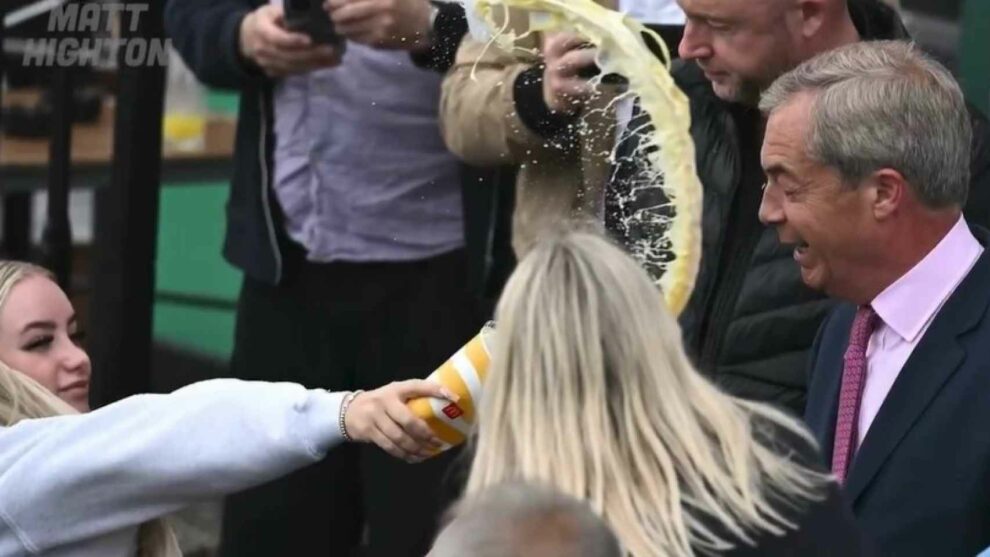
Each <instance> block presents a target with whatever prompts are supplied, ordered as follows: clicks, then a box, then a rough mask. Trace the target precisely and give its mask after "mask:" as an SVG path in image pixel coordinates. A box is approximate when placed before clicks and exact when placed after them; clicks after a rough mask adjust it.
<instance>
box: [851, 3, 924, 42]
mask: <svg viewBox="0 0 990 557" xmlns="http://www.w3.org/2000/svg"><path fill="white" fill-rule="evenodd" d="M849 16H850V17H852V20H853V25H855V26H856V30H857V31H859V36H860V37H861V38H862V39H863V40H865V41H889V40H910V38H911V35H910V34H909V33H908V31H907V28H905V27H904V22H903V21H901V18H900V16H898V15H897V12H895V11H894V9H893V8H891V7H890V6H888V5H887V4H884V3H883V2H880V1H879V0H849Z"/></svg>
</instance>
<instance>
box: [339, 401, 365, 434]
mask: <svg viewBox="0 0 990 557" xmlns="http://www.w3.org/2000/svg"><path fill="white" fill-rule="evenodd" d="M363 392H364V391H362V390H360V389H358V390H356V391H353V392H350V393H347V394H346V395H345V396H344V402H342V403H341V404H340V415H339V416H338V417H337V426H338V427H340V436H341V437H343V438H344V441H348V442H350V441H354V439H351V436H350V435H349V434H348V433H347V425H346V424H345V423H344V416H346V415H347V407H348V406H350V405H351V402H353V401H354V399H355V398H357V396H358V395H359V394H361V393H363Z"/></svg>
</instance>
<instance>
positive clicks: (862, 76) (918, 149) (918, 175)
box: [760, 41, 973, 209]
mask: <svg viewBox="0 0 990 557" xmlns="http://www.w3.org/2000/svg"><path fill="white" fill-rule="evenodd" d="M802 92H810V93H812V94H814V95H815V98H814V101H813V105H812V116H811V130H810V132H809V137H808V144H807V149H808V155H809V156H810V157H811V158H812V159H813V160H815V161H817V162H819V163H822V164H824V165H826V166H830V167H832V168H835V169H836V170H838V172H839V174H840V175H841V176H842V179H843V180H844V181H845V182H846V183H848V184H854V183H857V182H859V181H860V180H862V179H863V178H865V177H867V176H868V175H870V174H871V173H872V172H875V171H877V170H879V169H882V168H891V169H894V170H897V171H898V172H900V173H901V174H902V175H903V176H904V178H905V179H906V180H907V182H908V183H909V184H910V185H911V187H912V188H913V191H914V193H915V194H916V195H917V196H918V199H919V200H920V201H921V202H922V203H923V204H924V205H925V206H927V207H929V208H932V209H943V208H947V207H952V206H957V205H958V206H962V205H963V204H965V202H966V195H967V193H968V191H969V172H970V170H969V165H970V144H971V141H972V134H973V131H972V124H971V122H970V118H969V113H968V111H967V109H966V101H965V99H964V97H963V93H962V90H960V88H959V84H958V83H956V81H955V79H953V77H952V75H951V74H950V73H949V71H948V70H946V69H945V67H943V66H942V65H941V64H939V63H938V62H936V61H935V60H933V59H932V58H931V57H929V56H928V55H926V54H924V53H922V52H921V50H919V49H918V48H917V47H916V46H915V45H913V44H911V43H907V42H904V41H872V42H865V41H864V42H857V43H854V44H851V45H848V46H844V47H840V48H837V49H835V50H832V51H829V52H825V53H823V54H820V55H818V56H816V57H815V58H812V59H811V60H808V61H806V62H804V63H803V64H801V65H799V66H798V67H796V68H794V69H793V70H791V71H790V72H788V73H786V74H784V75H782V76H781V77H780V78H778V79H777V81H775V82H774V83H773V84H772V85H771V86H770V88H769V89H767V91H766V92H765V93H764V94H763V97H762V99H761V101H760V110H762V111H763V112H764V113H770V112H773V111H774V110H776V109H777V108H779V107H780V106H781V105H784V104H786V103H787V102H788V101H789V100H790V99H791V98H792V97H793V96H794V95H797V94H799V93H802Z"/></svg>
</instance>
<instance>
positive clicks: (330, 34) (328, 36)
mask: <svg viewBox="0 0 990 557" xmlns="http://www.w3.org/2000/svg"><path fill="white" fill-rule="evenodd" d="M282 6H283V9H284V10H285V26H286V28H288V29H289V30H290V31H296V32H298V33H305V34H307V35H309V38H311V39H313V42H314V43H318V44H333V45H340V44H343V42H344V38H343V37H341V36H340V35H338V34H337V32H336V31H335V30H334V28H333V21H331V20H330V14H328V13H327V12H326V10H324V9H323V2H322V1H321V0H284V2H283V4H282Z"/></svg>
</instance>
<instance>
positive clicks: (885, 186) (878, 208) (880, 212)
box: [864, 168, 910, 220]
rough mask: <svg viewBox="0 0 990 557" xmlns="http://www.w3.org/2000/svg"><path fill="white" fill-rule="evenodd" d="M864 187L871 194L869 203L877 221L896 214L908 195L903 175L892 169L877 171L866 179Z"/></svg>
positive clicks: (907, 187)
mask: <svg viewBox="0 0 990 557" xmlns="http://www.w3.org/2000/svg"><path fill="white" fill-rule="evenodd" d="M864 186H866V187H869V188H870V189H871V191H872V192H873V195H872V199H871V203H872V206H873V207H872V208H873V216H874V217H875V218H876V219H877V220H886V219H888V218H890V217H891V216H893V215H894V214H896V213H897V211H898V210H899V209H900V208H901V207H902V206H903V205H904V202H905V201H906V200H907V196H908V195H910V191H909V188H910V186H909V185H908V183H907V180H906V179H905V178H904V175H903V174H901V173H900V172H898V171H896V170H894V169H892V168H882V169H880V170H877V171H876V172H874V173H873V174H871V175H870V176H869V178H867V184H864Z"/></svg>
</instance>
